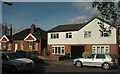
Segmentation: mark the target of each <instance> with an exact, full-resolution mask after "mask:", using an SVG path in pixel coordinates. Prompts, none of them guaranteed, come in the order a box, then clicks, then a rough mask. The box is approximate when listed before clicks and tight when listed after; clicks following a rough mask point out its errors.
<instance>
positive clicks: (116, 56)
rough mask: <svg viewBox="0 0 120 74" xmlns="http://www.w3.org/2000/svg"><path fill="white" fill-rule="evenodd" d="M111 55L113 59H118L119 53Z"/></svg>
mask: <svg viewBox="0 0 120 74" xmlns="http://www.w3.org/2000/svg"><path fill="white" fill-rule="evenodd" d="M111 55H112V56H113V58H114V59H118V58H119V57H120V55H119V54H111Z"/></svg>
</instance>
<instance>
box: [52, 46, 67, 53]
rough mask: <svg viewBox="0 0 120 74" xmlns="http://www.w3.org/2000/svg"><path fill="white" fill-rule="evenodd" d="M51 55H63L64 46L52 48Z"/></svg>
mask: <svg viewBox="0 0 120 74" xmlns="http://www.w3.org/2000/svg"><path fill="white" fill-rule="evenodd" d="M52 54H54V55H65V46H52Z"/></svg>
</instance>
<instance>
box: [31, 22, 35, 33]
mask: <svg viewBox="0 0 120 74" xmlns="http://www.w3.org/2000/svg"><path fill="white" fill-rule="evenodd" d="M31 33H32V34H34V33H35V25H34V24H32V25H31Z"/></svg>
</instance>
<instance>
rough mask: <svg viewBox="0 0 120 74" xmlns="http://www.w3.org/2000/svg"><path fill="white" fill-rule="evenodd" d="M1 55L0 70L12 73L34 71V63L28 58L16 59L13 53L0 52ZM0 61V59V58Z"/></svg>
mask: <svg viewBox="0 0 120 74" xmlns="http://www.w3.org/2000/svg"><path fill="white" fill-rule="evenodd" d="M0 53H1V54H2V68H4V69H6V68H8V69H10V70H11V72H12V73H15V72H19V71H24V70H31V69H34V66H35V64H34V62H33V61H32V60H31V59H28V58H18V57H16V56H15V54H16V53H14V52H0ZM0 59H1V58H0Z"/></svg>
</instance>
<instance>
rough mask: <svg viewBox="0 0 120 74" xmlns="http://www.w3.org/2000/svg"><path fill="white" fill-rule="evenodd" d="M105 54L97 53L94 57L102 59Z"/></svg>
mask: <svg viewBox="0 0 120 74" xmlns="http://www.w3.org/2000/svg"><path fill="white" fill-rule="evenodd" d="M104 58H105V55H103V54H97V56H96V59H104Z"/></svg>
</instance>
